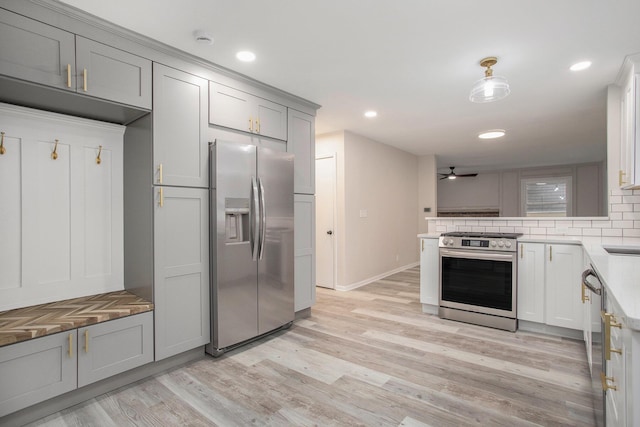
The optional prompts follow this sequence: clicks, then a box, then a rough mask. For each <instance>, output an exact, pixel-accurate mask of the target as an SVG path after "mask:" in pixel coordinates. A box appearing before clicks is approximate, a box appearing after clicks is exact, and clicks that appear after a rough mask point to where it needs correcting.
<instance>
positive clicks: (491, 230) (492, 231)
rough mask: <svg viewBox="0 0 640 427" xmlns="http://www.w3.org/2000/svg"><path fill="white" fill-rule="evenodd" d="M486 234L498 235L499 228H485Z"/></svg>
mask: <svg viewBox="0 0 640 427" xmlns="http://www.w3.org/2000/svg"><path fill="white" fill-rule="evenodd" d="M485 231H486V232H487V233H499V232H500V227H485Z"/></svg>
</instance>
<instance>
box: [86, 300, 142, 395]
mask: <svg viewBox="0 0 640 427" xmlns="http://www.w3.org/2000/svg"><path fill="white" fill-rule="evenodd" d="M149 362H153V312H151V311H149V312H146V313H142V314H138V315H135V316H128V317H123V318H120V319H115V320H111V321H108V322H104V323H98V324H96V325H92V326H88V327H85V328H80V329H78V387H82V386H85V385H87V384H91V383H93V382H96V381H99V380H102V379H105V378H108V377H111V376H113V375H116V374H119V373H120V372H124V371H128V370H129V369H133V368H136V367H138V366H142V365H144V364H146V363H149Z"/></svg>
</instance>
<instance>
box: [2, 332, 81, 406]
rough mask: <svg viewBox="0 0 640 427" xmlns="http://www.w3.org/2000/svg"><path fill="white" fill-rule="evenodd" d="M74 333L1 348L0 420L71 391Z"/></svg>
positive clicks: (73, 383) (74, 378)
mask: <svg viewBox="0 0 640 427" xmlns="http://www.w3.org/2000/svg"><path fill="white" fill-rule="evenodd" d="M77 342H78V340H77V333H76V330H75V329H74V330H72V331H68V332H61V333H59V334H54V335H49V336H46V337H42V338H36V339H33V340H29V341H25V342H21V343H17V344H11V345H7V346H4V347H0V378H2V380H1V384H2V385H1V386H0V417H2V416H4V415H7V414H10V413H12V412H15V411H17V410H20V409H22V408H26V407H27V406H30V405H33V404H35V403H38V402H42V401H43V400H47V399H49V398H52V397H55V396H58V395H60V394H62V393H66V392H67V391H71V390H74V389H75V388H76V385H77V375H78V374H77V369H76V367H77V356H76V352H75V347H76V343H77Z"/></svg>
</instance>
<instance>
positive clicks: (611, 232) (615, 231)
mask: <svg viewBox="0 0 640 427" xmlns="http://www.w3.org/2000/svg"><path fill="white" fill-rule="evenodd" d="M602 236H603V237H621V236H622V229H620V228H603V229H602Z"/></svg>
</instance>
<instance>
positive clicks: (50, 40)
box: [0, 9, 76, 91]
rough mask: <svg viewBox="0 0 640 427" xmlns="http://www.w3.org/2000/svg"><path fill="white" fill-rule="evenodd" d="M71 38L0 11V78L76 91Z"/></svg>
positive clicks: (45, 26)
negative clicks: (2, 76)
mask: <svg viewBox="0 0 640 427" xmlns="http://www.w3.org/2000/svg"><path fill="white" fill-rule="evenodd" d="M74 71H75V40H74V35H73V34H72V33H69V32H67V31H62V30H60V29H58V28H55V27H52V26H50V25H46V24H43V23H41V22H38V21H34V20H32V19H28V18H25V17H23V16H20V15H17V14H15V13H12V12H9V11H6V10H4V9H0V74H4V75H6V76H10V77H15V78H17V79H21V80H28V81H30V82H35V83H41V84H44V85H48V86H54V87H57V88H60V89H65V90H69V91H75V88H76V82H75V72H74Z"/></svg>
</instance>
